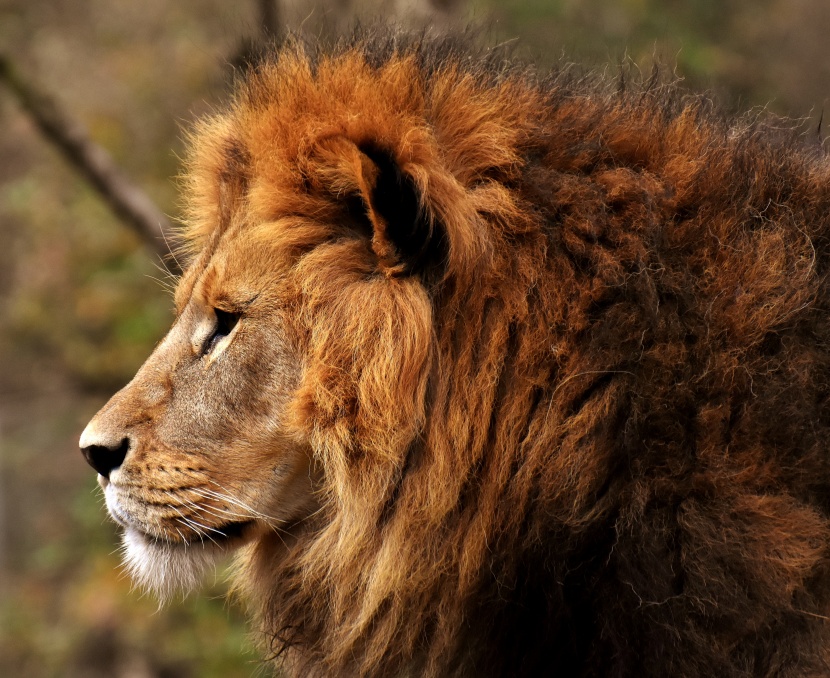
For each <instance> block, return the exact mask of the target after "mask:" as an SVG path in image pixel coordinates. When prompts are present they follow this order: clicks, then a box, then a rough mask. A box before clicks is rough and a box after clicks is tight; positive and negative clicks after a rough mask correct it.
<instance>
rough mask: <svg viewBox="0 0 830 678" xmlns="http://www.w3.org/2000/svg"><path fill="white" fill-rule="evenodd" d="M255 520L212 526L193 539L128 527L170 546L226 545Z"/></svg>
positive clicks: (240, 534)
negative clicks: (167, 535)
mask: <svg viewBox="0 0 830 678" xmlns="http://www.w3.org/2000/svg"><path fill="white" fill-rule="evenodd" d="M254 522H255V521H253V520H242V521H239V522H236V523H226V524H224V525H221V526H219V527H212V528H209V529H205V531H204V532H203V533H202V534H201V535H194V536H193V538H192V539H182V538H179V539H169V538H167V537H160V536H156V535H154V534H150V533H148V532H145V531H144V530H142V529H141V528H140V527H136V526H135V525H129V527H128V529H130V530H133V531H135V532H138V533H139V534H140V535H141V536H142V537H143V538H144V539H146V540H147V541H149V542H153V543H156V544H162V543H163V544H166V545H169V546H177V545H178V546H190V545H192V544H205V545H209V544H215V545H218V546H224V545H225V544H228V543H229V542H232V541H234V540H235V539H239V538H241V537H242V536H243V535H244V532H245V531H246V530H247V529H248V528H249V527H250V526H251V525H253V524H254Z"/></svg>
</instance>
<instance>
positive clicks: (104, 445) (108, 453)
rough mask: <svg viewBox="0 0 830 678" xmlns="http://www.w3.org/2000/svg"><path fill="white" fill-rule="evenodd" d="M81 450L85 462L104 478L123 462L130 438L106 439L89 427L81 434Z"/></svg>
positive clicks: (128, 449) (128, 448)
mask: <svg viewBox="0 0 830 678" xmlns="http://www.w3.org/2000/svg"><path fill="white" fill-rule="evenodd" d="M80 446H81V452H83V455H84V457H85V458H86V460H87V463H88V464H89V465H90V466H91V467H92V468H94V469H95V470H96V471H98V473H100V474H101V475H102V476H104V478H107V479H108V478H109V477H110V473H112V471H114V470H115V469H117V468H118V467H119V466H121V464H122V463H124V458H125V457H126V456H127V452H129V451H130V439H129V438H127V437H124V438H121V439H115V440H107V439H106V438H104V437H103V436H96V435H95V433H94V431H90V429H89V427H87V430H85V431H84V432H83V435H81V441H80Z"/></svg>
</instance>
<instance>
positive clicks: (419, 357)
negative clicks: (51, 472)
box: [81, 36, 830, 676]
mask: <svg viewBox="0 0 830 678" xmlns="http://www.w3.org/2000/svg"><path fill="white" fill-rule="evenodd" d="M190 145H191V149H192V150H191V155H190V161H189V166H188V171H187V175H186V186H185V189H186V196H187V201H188V203H187V204H188V215H187V219H186V224H187V225H186V229H185V231H184V238H185V241H186V243H187V245H186V249H187V252H188V255H189V264H188V266H187V267H186V271H185V273H184V274H183V275H182V278H181V280H180V282H179V284H178V288H177V290H176V295H175V300H176V321H175V323H174V325H173V327H172V329H171V330H170V332H169V334H168V335H167V336H166V337H165V339H164V340H163V341H162V342H161V343H160V344H159V346H158V347H157V348H156V350H155V351H154V352H153V354H152V355H151V356H150V358H149V359H148V361H147V363H146V364H145V365H144V366H143V367H142V368H141V369H140V371H139V372H138V374H137V375H136V377H135V378H134V379H133V381H132V382H130V384H128V385H127V386H126V387H125V388H124V389H123V390H122V391H120V392H119V393H117V394H116V395H115V396H114V397H113V398H112V400H111V401H110V402H109V403H108V404H107V405H106V406H105V407H104V408H103V409H102V410H101V411H100V412H99V413H98V414H97V415H96V416H95V418H94V419H93V420H92V422H91V423H90V424H89V426H88V427H87V429H86V431H85V432H84V434H83V436H82V439H81V446H82V448H83V450H84V453H85V455H86V457H87V459H88V461H89V462H90V463H91V464H92V466H93V467H94V468H95V469H96V470H97V471H98V473H99V482H100V484H101V486H102V487H103V488H104V493H105V496H106V503H107V507H108V509H109V512H110V514H111V515H112V517H113V518H114V519H115V520H116V521H117V522H118V523H120V524H121V525H123V527H124V545H125V558H126V562H127V564H128V567H129V568H130V570H131V572H132V573H133V575H134V576H135V577H136V578H137V579H138V581H140V582H141V583H142V584H143V585H145V586H146V587H148V588H150V589H153V590H155V591H157V592H159V593H160V594H161V595H162V596H164V595H167V594H169V593H170V592H171V591H173V590H176V589H179V588H185V589H187V588H191V587H193V586H195V585H196V584H197V583H198V581H199V579H200V577H201V575H202V572H203V570H204V569H205V567H206V566H207V565H209V564H210V563H212V562H213V561H214V560H215V558H216V557H217V556H219V555H222V554H224V553H226V552H230V551H233V552H235V553H236V554H237V563H238V566H237V570H236V572H237V574H236V580H237V583H238V585H239V588H240V589H241V590H242V591H243V592H244V593H245V594H246V595H247V598H248V599H249V600H250V601H251V606H252V608H253V613H254V615H255V617H256V619H258V620H259V624H260V628H261V630H262V631H263V633H264V634H265V637H266V638H267V639H268V641H267V644H268V647H269V649H270V650H271V651H272V652H273V654H275V655H281V656H282V657H283V665H284V667H285V668H286V669H287V670H289V671H293V672H294V673H295V674H297V675H326V676H329V675H343V676H347V675H364V676H390V675H433V676H446V675H459V676H462V675H463V676H466V675H494V676H495V675H541V674H545V675H547V674H549V673H550V672H551V671H558V672H561V674H562V675H586V676H587V675H634V674H638V675H648V676H660V675H666V673H667V672H668V673H672V672H673V673H675V674H678V675H698V672H699V671H700V670H703V668H705V670H706V671H713V670H718V669H719V670H721V675H729V676H732V675H736V676H737V675H744V673H741V671H743V670H745V669H746V670H748V671H749V674H752V673H753V672H754V674H756V675H760V674H761V673H764V672H765V671H766V672H773V673H774V672H776V671H778V670H783V669H782V667H790V668H792V667H795V668H796V669H799V670H800V669H804V670H806V668H805V667H815V666H825V664H824V663H823V662H825V661H826V652H825V651H821V650H819V649H817V648H821V647H827V646H828V645H827V644H826V643H824V644H823V645H822V643H823V642H824V641H821V642H819V640H816V639H817V638H819V637H820V635H821V634H823V633H826V632H825V631H824V630H823V629H824V628H825V627H824V626H821V624H822V621H821V620H822V615H824V614H826V612H827V605H828V602H827V601H828V595H827V591H828V587H827V586H822V585H819V583H818V582H821V581H824V580H823V579H821V577H822V575H821V573H822V572H824V570H825V569H826V566H827V563H828V562H830V561H828V543H830V538H829V537H828V534H830V531H828V527H827V507H826V502H825V503H822V501H823V500H821V497H826V492H825V491H824V490H820V489H819V488H820V487H826V485H823V486H822V485H821V483H823V482H824V481H825V480H826V477H827V469H826V463H825V462H824V461H822V459H824V457H823V456H822V453H821V451H822V450H825V449H826V442H825V441H826V440H828V439H830V437H828V436H827V435H826V434H827V433H828V429H830V413H828V409H829V408H830V405H828V403H830V396H828V392H827V391H828V389H827V384H828V383H830V359H828V356H827V352H826V350H825V349H826V346H828V345H830V336H828V334H829V331H828V329H827V323H824V325H821V324H817V323H816V318H817V315H816V314H815V313H814V312H813V311H811V310H810V309H811V308H814V304H816V303H818V302H817V300H818V299H820V297H821V295H822V294H823V293H824V292H823V291H822V290H823V289H824V288H822V287H821V285H822V284H823V283H821V275H824V274H822V273H821V271H825V272H826V270H827V268H828V263H827V262H828V253H827V247H826V246H824V249H823V250H822V249H820V247H821V245H820V242H825V243H826V242H827V238H826V234H827V232H828V227H827V215H828V214H830V198H828V190H827V186H828V185H830V182H828V181H826V180H827V171H826V170H825V169H822V166H820V165H816V164H811V162H812V161H809V160H808V159H807V157H806V156H805V154H803V152H801V151H800V150H799V149H798V148H796V147H795V146H794V145H793V144H792V143H791V142H784V141H782V140H780V139H777V140H775V142H774V143H773V142H772V141H770V139H768V138H767V137H765V132H764V131H763V130H761V129H760V128H759V127H753V126H752V125H750V124H744V123H742V124H741V125H737V126H733V127H730V126H728V125H726V124H724V123H722V122H720V121H718V120H716V119H714V118H713V117H712V116H711V115H710V113H709V110H708V108H707V104H706V103H705V102H704V101H702V100H698V99H690V98H686V99H684V98H682V97H679V96H677V94H676V90H675V89H674V88H671V87H668V88H665V87H652V88H646V89H644V90H642V91H635V92H629V91H627V90H625V91H615V92H612V91H611V90H610V89H608V88H605V87H604V86H603V85H602V84H601V83H594V84H591V83H589V82H588V81H586V80H578V79H569V76H568V75H567V74H560V75H558V76H555V77H552V78H551V79H548V80H545V79H540V78H537V77H536V76H533V75H531V74H529V73H528V72H527V71H525V70H522V69H517V68H513V67H510V66H507V65H505V64H504V63H502V62H500V61H498V60H496V59H494V58H492V55H484V56H481V57H476V58H473V57H470V56H468V55H467V54H466V53H465V52H462V51H458V50H457V49H456V47H454V45H453V44H451V43H449V42H444V43H434V44H433V43H429V44H428V43H426V42H423V41H414V42H406V41H402V40H401V39H400V38H399V37H395V36H393V37H388V36H387V38H386V39H382V40H376V39H375V40H368V39H366V40H358V41H357V42H355V43H352V44H350V45H344V46H341V47H340V48H338V49H337V50H334V51H333V52H330V53H319V54H316V53H314V54H313V53H311V51H310V50H309V49H307V48H304V47H302V46H300V45H298V44H296V43H294V44H288V45H286V46H285V47H283V48H282V49H280V50H278V51H277V53H276V54H274V55H273V56H272V57H270V58H268V59H266V60H265V61H263V62H262V63H261V64H259V65H258V66H257V67H256V68H255V69H254V70H252V71H251V73H250V74H249V75H248V77H247V79H246V81H245V82H244V83H243V84H242V85H241V86H240V89H239V92H238V94H237V96H236V98H235V99H234V101H233V103H232V104H231V105H230V107H229V108H228V110H226V111H225V112H223V113H220V114H217V115H215V116H214V117H212V118H210V119H207V120H205V121H203V122H202V123H200V124H199V125H198V127H197V128H196V130H195V131H194V133H193V134H192V136H191V139H190ZM822 172H824V174H822ZM822 177H823V179H822ZM821 181H824V182H825V183H824V188H823V189H821V191H819V190H818V188H817V187H818V186H820V185H821ZM799 196H801V197H799ZM805 196H809V200H808V199H807V198H806V197H805ZM802 198H803V199H802ZM822 201H823V202H822ZM819 203H820V204H821V205H824V207H822V208H821V209H819V207H817V205H819ZM822 210H823V211H822ZM819 214H821V215H823V216H821V217H820V218H819V217H818V216H816V215H819ZM821 229H824V230H823V231H822V230H821ZM821 232H823V233H825V236H824V240H823V241H822V240H820V238H818V235H817V234H820V233H821ZM825 287H826V285H825ZM822 342H824V343H822ZM820 346H824V347H825V348H824V349H820V348H819V347H820ZM822 492H825V493H824V494H822ZM771 554H772V555H771ZM809 615H813V616H812V617H811V616H809ZM821 637H822V638H823V637H824V636H821ZM759 648H767V649H763V650H762V649H759ZM781 648H789V649H787V651H786V652H784V653H783V654H782V652H783V650H781ZM811 662H812V663H811ZM702 667H703V668H702ZM747 667H749V668H748V669H747ZM799 667H800V668H799ZM788 670H789V669H788ZM793 670H795V669H793ZM749 674H746V675H749ZM793 675H795V674H793Z"/></svg>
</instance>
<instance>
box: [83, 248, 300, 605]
mask: <svg viewBox="0 0 830 678" xmlns="http://www.w3.org/2000/svg"><path fill="white" fill-rule="evenodd" d="M218 240H219V242H218V243H216V245H215V246H214V247H212V248H206V249H205V251H204V252H203V253H202V256H200V257H199V258H197V260H196V261H195V262H194V263H193V264H192V265H191V266H190V268H189V269H188V271H187V272H186V274H185V275H184V276H183V278H182V280H181V282H180V284H179V288H178V290H177V293H176V306H177V311H178V313H177V319H176V321H175V323H174V325H173V327H172V329H171V330H170V332H169V333H168V334H167V336H166V337H165V338H164V340H163V341H162V342H161V343H160V344H159V346H158V347H157V348H156V350H155V351H154V352H153V354H152V355H151V356H150V358H149V359H148V360H147V362H146V363H145V364H144V366H143V367H142V368H141V369H140V370H139V372H138V374H137V375H136V376H135V378H134V379H133V380H132V381H131V382H130V383H129V384H128V385H127V386H126V387H125V388H124V389H122V390H121V391H120V392H118V393H117V394H116V395H115V396H113V398H112V399H111V400H110V401H109V402H108V403H107V404H106V405H105V406H104V408H103V409H102V410H101V411H100V412H99V413H98V414H97V415H96V416H95V417H94V419H93V420H92V421H91V422H90V424H89V425H88V426H87V428H86V430H85V431H84V433H83V436H82V438H81V447H82V448H83V449H84V453H85V455H86V457H87V459H88V461H89V462H90V463H91V464H92V465H93V467H94V468H95V469H96V470H97V471H98V473H99V476H98V480H99V483H100V485H101V487H102V488H103V490H104V495H105V497H106V504H107V508H108V510H109V512H110V515H111V516H112V517H113V518H114V519H115V520H116V521H117V522H118V523H119V524H121V525H122V526H123V527H124V528H125V536H124V544H125V556H126V561H127V564H128V566H129V568H130V569H131V571H132V574H133V575H134V577H135V578H136V579H137V580H138V581H139V582H140V583H141V584H143V585H144V586H145V587H147V588H151V589H153V590H155V591H156V592H158V593H159V594H161V595H162V596H164V595H166V594H168V593H170V592H171V591H172V590H175V589H177V588H190V587H192V586H193V585H195V584H196V583H197V582H198V580H199V578H200V574H201V572H202V570H203V569H204V567H205V566H207V565H209V564H210V563H212V562H213V560H214V558H215V557H216V556H218V555H220V554H222V553H223V552H225V551H227V550H229V549H230V548H233V547H237V546H239V545H241V544H243V543H245V542H247V541H251V540H253V539H255V538H256V537H257V535H261V534H262V533H263V532H271V531H277V532H279V531H281V530H284V529H285V528H286V526H287V525H289V524H290V523H291V522H293V521H296V520H298V519H300V518H302V517H303V516H304V515H305V514H306V513H307V512H308V511H310V510H311V507H312V504H313V499H312V491H313V483H312V480H311V476H312V473H311V468H310V462H309V455H308V453H307V446H306V445H305V443H304V441H303V440H302V439H300V437H299V436H296V435H294V436H292V434H291V433H290V432H289V431H288V430H287V427H286V425H285V413H286V404H287V403H288V402H289V400H290V394H291V393H292V392H293V391H294V390H295V389H296V386H297V383H298V380H299V374H300V365H299V362H298V360H297V357H296V355H297V353H296V351H297V346H296V341H295V339H294V337H292V331H291V328H290V322H289V318H288V317H287V316H286V312H285V309H284V308H282V307H281V305H280V298H281V293H280V287H281V285H280V277H281V272H280V271H279V270H267V269H266V268H265V266H264V264H265V261H264V260H263V258H262V257H261V256H259V257H258V256H257V254H256V252H255V251H252V248H251V245H250V243H249V242H247V241H246V238H245V237H243V236H239V235H237V236H236V237H235V236H234V235H233V234H231V233H227V234H225V237H223V238H220V239H218ZM269 261H270V260H269Z"/></svg>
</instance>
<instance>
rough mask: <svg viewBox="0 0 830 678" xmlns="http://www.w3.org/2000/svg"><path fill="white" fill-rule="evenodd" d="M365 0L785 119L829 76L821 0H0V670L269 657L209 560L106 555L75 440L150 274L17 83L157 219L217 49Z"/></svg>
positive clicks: (200, 110) (139, 334) (369, 6)
mask: <svg viewBox="0 0 830 678" xmlns="http://www.w3.org/2000/svg"><path fill="white" fill-rule="evenodd" d="M377 16H385V17H388V18H392V19H394V20H396V21H398V22H401V23H403V24H405V25H410V26H416V27H423V26H434V27H435V28H436V29H442V30H443V29H449V28H452V27H453V26H463V25H469V24H473V25H478V26H482V27H483V35H484V36H485V38H486V40H488V41H490V42H492V43H493V44H498V43H502V42H505V41H515V50H516V52H517V53H518V54H519V55H521V56H522V57H524V58H525V59H527V60H531V61H534V62H537V63H540V64H549V63H553V62H555V61H559V60H562V59H564V60H566V61H574V62H577V63H580V64H585V65H587V66H589V67H590V68H592V69H600V70H603V69H605V70H607V71H608V72H609V73H610V74H611V75H612V76H613V74H614V73H616V71H617V70H618V69H619V67H620V64H621V63H623V62H626V63H628V64H629V66H631V65H634V66H635V67H639V68H640V69H642V70H644V71H645V72H648V70H649V69H650V67H651V64H652V63H653V62H654V61H655V60H657V61H658V62H659V63H661V64H663V65H664V66H665V67H666V68H667V70H668V71H674V72H675V73H676V75H677V76H679V77H681V78H683V79H684V81H685V86H687V87H689V88H690V89H707V90H709V91H711V92H712V93H713V94H712V96H713V97H714V98H716V99H718V100H719V101H720V102H721V103H722V104H723V106H724V107H725V108H726V109H727V110H731V111H737V110H745V109H749V108H752V107H760V108H765V109H767V110H769V111H771V112H773V113H776V114H780V115H784V116H788V117H790V118H794V119H797V120H799V121H800V122H799V123H797V124H798V125H800V127H799V129H801V130H802V131H803V133H804V134H805V135H810V134H812V135H815V134H816V130H817V129H818V125H819V119H820V117H821V115H822V111H823V109H824V107H825V106H826V101H827V98H828V96H830V58H828V53H827V37H826V36H827V35H828V34H830V3H828V2H827V0H363V1H361V0H328V1H325V0H316V1H315V0H308V1H306V0H239V1H236V2H228V1H227V0H179V1H177V2H166V1H165V0H142V1H141V2H133V1H132V0H0V60H2V62H0V75H3V76H4V77H2V78H0V676H24V677H26V678H41V677H43V678H46V677H53V676H54V677H57V676H60V677H71V678H80V677H84V678H86V677H90V678H93V677H98V676H101V677H103V676H107V677H116V678H155V677H158V678H161V677H163V676H169V677H173V676H175V677H180V676H181V677H185V678H187V677H189V676H193V677H202V676H206V677H211V676H217V677H219V676H222V677H232V676H254V675H270V673H269V669H268V668H267V667H266V666H264V665H263V664H262V663H261V662H260V660H259V656H258V653H257V651H256V649H255V646H254V643H253V642H252V639H251V638H250V637H249V636H248V635H247V631H246V627H245V624H244V620H243V619H242V615H241V612H240V610H239V608H238V606H236V605H235V604H233V603H229V602H228V601H227V600H226V599H225V597H224V592H225V590H226V586H225V581H224V580H225V574H224V573H223V572H222V571H221V570H220V571H219V572H217V576H216V581H215V582H214V583H213V584H212V585H209V586H208V588H207V591H206V592H205V593H203V594H200V595H197V596H191V597H190V598H188V599H186V600H184V601H177V602H175V603H173V604H171V605H170V606H168V607H167V608H165V609H164V610H163V611H161V612H159V611H157V607H156V604H155V602H154V601H153V600H152V599H149V598H147V597H144V596H142V595H141V594H140V592H137V591H132V590H131V588H130V583H129V581H127V580H126V579H125V578H124V576H123V574H122V572H121V570H120V569H119V558H118V554H117V550H116V547H117V543H118V538H117V533H116V530H115V528H114V526H113V525H112V524H111V523H110V522H109V521H108V520H107V519H106V518H105V513H104V510H103V505H102V504H103V502H102V497H101V495H100V493H99V491H98V489H97V484H96V482H95V477H94V473H93V472H92V471H91V470H90V469H89V468H88V467H87V466H86V464H85V463H84V461H83V459H82V457H81V455H80V453H79V452H78V449H77V440H78V437H79V435H80V432H81V431H82V430H83V427H84V426H85V424H86V422H87V420H88V419H89V418H90V417H91V416H92V414H94V412H95V411H96V410H97V409H98V408H99V407H100V406H101V405H102V404H103V403H104V402H105V401H106V400H107V398H108V397H109V396H110V395H111V394H112V393H113V392H114V391H115V390H117V389H118V388H120V387H121V386H122V385H123V384H124V383H126V382H127V381H128V380H129V379H130V378H131V376H132V374H133V373H134V372H135V370H136V368H137V367H138V366H139V365H140V364H141V362H142V360H143V359H144V358H145V357H146V356H147V355H148V354H149V352H150V351H151V349H152V348H153V346H154V344H155V342H156V341H158V340H159V339H160V337H161V336H162V334H163V333H164V331H165V328H166V327H167V325H168V323H169V322H170V320H171V318H172V315H171V308H172V301H171V298H170V294H169V292H168V290H167V289H165V286H166V285H167V278H168V276H167V274H166V273H165V272H164V269H163V263H162V260H161V258H160V255H159V254H158V251H157V250H154V249H153V248H152V247H148V246H147V245H146V239H143V238H142V237H141V235H140V234H139V233H138V232H137V231H136V229H135V228H133V227H131V226H130V225H129V223H127V222H125V221H124V219H123V218H119V217H118V216H116V215H115V214H114V213H113V211H112V210H111V209H110V208H109V207H108V205H107V204H106V202H105V201H104V200H102V196H101V195H100V193H99V191H97V190H96V189H95V188H93V187H92V186H91V185H90V183H89V182H88V181H87V179H86V178H85V177H84V176H83V175H82V173H80V172H79V171H78V169H77V167H76V166H74V165H72V164H71V163H70V162H68V161H67V159H66V157H65V156H64V155H63V154H62V153H61V151H60V150H58V149H57V147H56V146H55V144H54V143H52V142H51V141H50V140H49V139H48V138H47V136H46V135H44V133H43V130H42V129H41V128H40V127H38V125H37V124H36V118H35V117H33V113H32V110H31V107H30V108H28V109H27V108H26V107H24V106H23V105H22V103H21V102H23V101H25V99H26V96H27V95H26V94H25V93H26V92H27V91H28V89H29V88H35V90H38V91H40V92H41V93H42V94H46V95H47V96H48V97H51V98H52V99H53V100H54V102H55V103H56V105H57V106H58V107H59V108H60V109H62V110H63V112H64V114H65V117H67V118H69V119H71V120H75V121H77V123H78V124H80V125H81V126H82V128H83V130H85V134H87V135H88V136H89V138H90V139H91V140H92V141H93V142H94V143H96V144H98V145H100V146H101V147H103V148H104V149H106V151H107V152H108V153H109V154H110V155H111V156H112V159H113V161H114V163H115V165H116V166H117V167H119V168H120V169H121V170H122V171H123V173H124V174H125V176H126V177H128V178H129V180H130V181H131V182H134V184H135V185H136V186H138V187H140V189H141V190H142V191H143V192H144V193H146V195H147V196H149V198H150V199H151V201H152V202H153V203H154V204H155V205H156V206H157V207H158V208H159V209H160V210H161V212H162V213H163V214H166V215H169V217H170V218H171V219H173V220H175V218H176V215H177V214H178V209H179V208H178V204H177V195H176V193H177V188H176V184H175V181H174V177H175V176H176V174H177V173H178V172H179V170H180V156H181V155H182V152H183V149H182V141H181V138H182V133H181V130H182V128H187V127H189V126H190V124H191V122H192V121H193V120H194V119H196V118H198V117H199V116H200V115H203V114H205V113H206V112H208V111H210V110H211V108H212V107H213V106H215V105H218V104H220V103H221V102H222V100H223V99H224V98H225V97H226V95H227V92H228V89H229V84H230V82H231V79H232V74H233V70H234V64H238V63H239V62H240V59H241V58H242V57H243V55H244V54H245V53H246V52H248V51H250V49H251V47H252V46H254V45H256V44H257V42H259V41H262V40H263V39H266V38H267V36H268V35H269V34H271V33H274V32H278V31H280V30H282V28H283V27H286V26H287V27H290V28H292V29H301V30H302V31H304V32H306V33H308V34H310V35H322V36H331V35H336V34H337V33H338V32H340V31H343V30H345V29H346V27H347V26H349V25H350V24H351V22H352V21H353V20H354V18H355V17H363V18H364V19H366V18H373V17H377ZM41 103H42V102H41ZM47 108H48V107H47Z"/></svg>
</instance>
